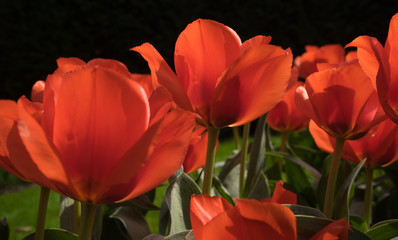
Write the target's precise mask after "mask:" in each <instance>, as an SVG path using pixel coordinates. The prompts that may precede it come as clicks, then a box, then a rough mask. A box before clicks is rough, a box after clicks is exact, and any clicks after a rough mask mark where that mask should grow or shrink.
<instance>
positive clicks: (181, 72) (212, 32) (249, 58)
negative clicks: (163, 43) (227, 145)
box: [133, 19, 292, 128]
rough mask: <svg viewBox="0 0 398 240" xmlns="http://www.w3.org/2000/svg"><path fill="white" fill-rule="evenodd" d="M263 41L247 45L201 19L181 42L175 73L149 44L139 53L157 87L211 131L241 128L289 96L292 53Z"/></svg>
mask: <svg viewBox="0 0 398 240" xmlns="http://www.w3.org/2000/svg"><path fill="white" fill-rule="evenodd" d="M270 40H271V38H270V37H264V36H257V37H254V38H252V39H250V40H248V41H246V42H244V43H243V44H242V43H241V40H240V38H239V36H238V35H237V34H236V33H235V32H234V31H233V30H232V29H231V28H229V27H227V26H225V25H223V24H221V23H218V22H215V21H211V20H203V19H198V20H196V21H194V22H193V23H191V24H189V25H188V26H187V27H186V29H185V30H184V31H183V32H182V33H181V34H180V36H179V37H178V39H177V42H176V47H175V53H174V61H175V68H176V73H177V74H174V73H173V71H172V70H171V69H170V67H169V66H168V65H167V63H166V62H165V61H164V59H163V58H162V56H161V55H160V54H159V53H158V52H157V51H156V49H155V48H154V47H153V46H152V45H150V44H149V43H144V44H143V45H141V46H139V47H135V48H133V50H135V51H137V52H139V53H140V54H141V55H142V56H143V57H144V58H145V59H146V60H147V61H148V64H149V67H150V69H151V72H152V73H153V76H154V82H157V83H159V84H161V85H164V86H165V87H166V88H167V89H168V90H169V91H170V92H171V93H172V95H173V99H174V101H175V102H176V103H177V104H178V105H179V106H181V107H182V108H184V109H186V110H191V111H194V112H196V113H197V114H198V115H199V117H198V119H197V120H198V121H199V122H200V123H201V124H202V125H204V126H206V127H214V128H221V127H225V126H238V125H243V124H245V123H248V122H250V121H252V120H255V119H256V118H258V117H260V116H261V115H263V114H264V113H266V112H267V111H269V110H270V109H271V108H272V107H274V106H275V105H276V104H277V103H278V102H279V101H280V100H281V99H282V97H283V94H284V93H285V90H286V87H287V85H288V80H289V76H290V68H291V63H292V54H291V52H290V50H283V49H282V48H280V47H277V46H273V45H269V44H268V43H269V41H270Z"/></svg>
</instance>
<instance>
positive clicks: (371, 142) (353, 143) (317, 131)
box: [310, 119, 398, 168]
mask: <svg viewBox="0 0 398 240" xmlns="http://www.w3.org/2000/svg"><path fill="white" fill-rule="evenodd" d="M310 132H311V135H312V136H313V138H314V140H315V143H316V144H317V146H318V147H319V148H320V149H321V150H323V151H325V152H329V153H332V152H333V146H334V144H335V142H336V139H335V138H333V137H331V136H330V135H328V134H327V133H325V131H323V130H322V129H321V128H319V127H318V126H317V125H316V124H315V123H314V122H311V123H310ZM342 158H343V159H345V160H347V161H350V162H352V163H360V162H361V161H363V160H364V159H366V162H365V164H364V166H365V167H370V168H377V167H385V166H387V165H390V164H391V163H393V162H394V161H396V160H397V159H398V126H397V125H396V124H394V122H392V121H391V120H389V119H386V120H384V121H383V122H381V123H380V124H378V125H376V126H375V127H373V129H371V130H370V131H369V134H368V135H366V136H364V137H362V138H360V139H357V140H348V141H345V143H344V147H343V152H342Z"/></svg>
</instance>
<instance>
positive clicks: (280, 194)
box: [261, 181, 297, 204]
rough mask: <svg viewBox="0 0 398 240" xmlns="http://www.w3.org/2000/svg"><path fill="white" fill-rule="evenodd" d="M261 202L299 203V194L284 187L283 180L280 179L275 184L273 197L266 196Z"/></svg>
mask: <svg viewBox="0 0 398 240" xmlns="http://www.w3.org/2000/svg"><path fill="white" fill-rule="evenodd" d="M261 202H271V203H280V204H297V195H296V194H294V193H293V192H291V191H289V190H286V189H285V188H283V182H282V181H279V182H277V183H276V184H275V188H274V192H273V193H272V197H270V198H265V199H263V200H261Z"/></svg>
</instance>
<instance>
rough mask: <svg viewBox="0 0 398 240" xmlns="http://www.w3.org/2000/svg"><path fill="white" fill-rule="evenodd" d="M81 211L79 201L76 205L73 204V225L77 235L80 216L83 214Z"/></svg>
mask: <svg viewBox="0 0 398 240" xmlns="http://www.w3.org/2000/svg"><path fill="white" fill-rule="evenodd" d="M81 210H82V204H81V202H80V201H78V200H75V203H74V204H73V224H74V227H75V233H78V232H79V226H80V216H81V214H82V213H81Z"/></svg>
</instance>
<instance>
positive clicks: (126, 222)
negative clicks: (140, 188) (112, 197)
mask: <svg viewBox="0 0 398 240" xmlns="http://www.w3.org/2000/svg"><path fill="white" fill-rule="evenodd" d="M109 218H110V219H113V220H114V221H118V222H119V224H121V226H123V228H124V229H125V230H126V232H127V234H128V236H129V238H130V239H131V240H139V239H142V238H144V237H145V236H147V235H149V234H150V233H151V231H150V230H149V226H148V224H147V222H146V220H145V218H144V216H143V215H142V214H141V212H140V211H138V209H136V208H135V207H134V206H132V205H130V206H121V207H119V208H117V209H116V211H115V212H114V213H112V214H111V215H110V216H109ZM119 226H120V225H119Z"/></svg>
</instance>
